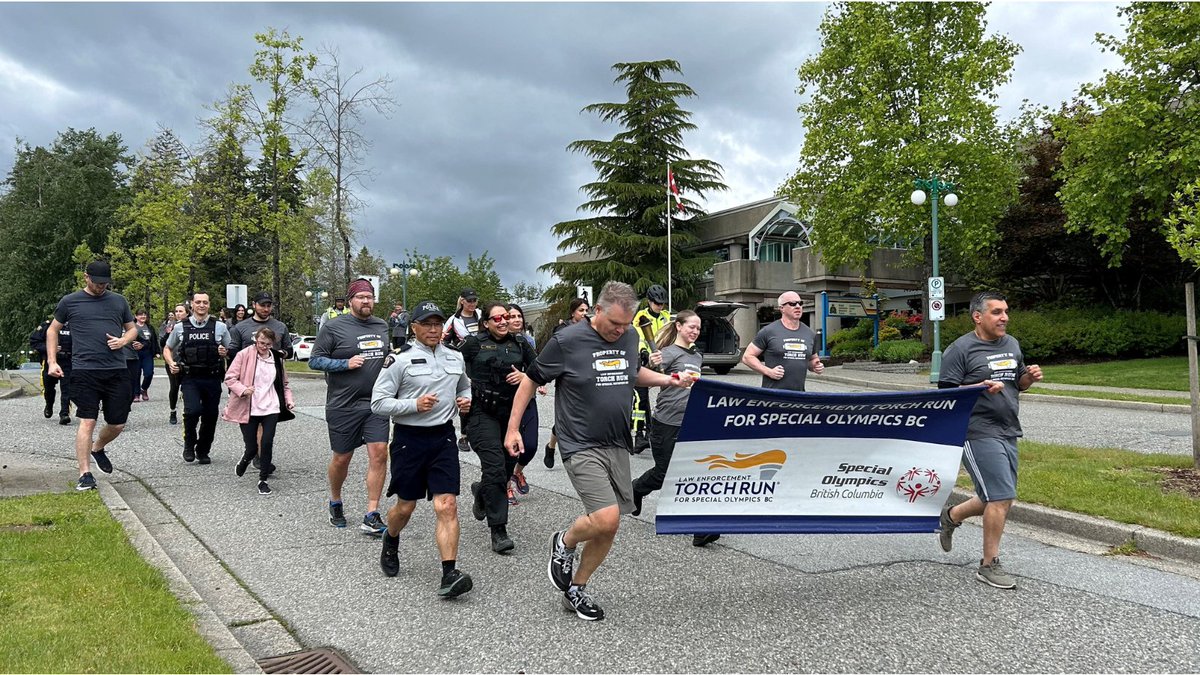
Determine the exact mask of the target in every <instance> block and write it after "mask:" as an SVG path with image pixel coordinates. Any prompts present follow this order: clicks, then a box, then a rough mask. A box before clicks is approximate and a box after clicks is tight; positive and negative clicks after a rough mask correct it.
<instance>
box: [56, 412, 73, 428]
mask: <svg viewBox="0 0 1200 675" xmlns="http://www.w3.org/2000/svg"><path fill="white" fill-rule="evenodd" d="M58 423H59V424H61V425H63V426H64V427H65V426H67V425H68V424H70V423H71V416H70V415H68V414H67V413H63V414H61V415H59V416H58Z"/></svg>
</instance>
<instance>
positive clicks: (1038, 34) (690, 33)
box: [0, 2, 1123, 284]
mask: <svg viewBox="0 0 1200 675" xmlns="http://www.w3.org/2000/svg"><path fill="white" fill-rule="evenodd" d="M1116 7H1117V5H1116V4H1112V3H1035V2H1029V3H997V4H994V5H992V7H991V8H990V9H989V14H988V16H989V30H990V32H992V33H1002V34H1006V35H1008V36H1009V37H1010V38H1012V39H1013V40H1015V41H1016V42H1017V43H1018V44H1020V45H1021V46H1022V47H1023V49H1024V51H1023V52H1022V53H1021V54H1020V55H1019V56H1018V57H1017V59H1016V64H1015V68H1014V72H1013V81H1012V82H1011V83H1010V84H1009V85H1008V86H1006V87H1005V88H1004V90H1003V91H1002V92H1001V100H1000V103H1001V117H1002V118H1008V117H1011V116H1012V115H1014V114H1015V113H1016V111H1017V108H1018V106H1019V105H1020V103H1021V101H1022V100H1024V99H1029V100H1030V101H1033V102H1035V103H1044V104H1048V105H1052V106H1053V105H1056V104H1057V103H1058V102H1059V101H1063V100H1066V99H1069V98H1070V97H1071V96H1072V95H1073V94H1074V93H1075V92H1076V91H1077V90H1078V87H1079V85H1080V84H1082V83H1084V82H1087V81H1092V80H1095V79H1096V78H1098V77H1099V75H1100V74H1101V73H1102V71H1103V69H1105V68H1110V69H1111V68H1115V67H1118V66H1119V65H1120V62H1119V61H1118V60H1117V59H1115V57H1113V56H1112V55H1106V54H1101V53H1100V51H1099V49H1098V48H1097V46H1096V45H1095V44H1094V40H1093V36H1094V35H1095V34H1096V33H1097V32H1106V33H1121V32H1122V31H1123V28H1122V26H1121V24H1120V22H1119V21H1118V18H1117V14H1116ZM824 10H825V4H823V3H796V4H784V3H769V4H758V3H736V4H733V3H729V4H727V3H664V4H642V3H607V4H605V3H595V4H575V3H566V4H557V3H554V4H551V3H544V4H543V3H526V4H513V3H485V4H452V3H431V4H426V3H398V4H386V3H367V4H333V3H329V4H325V3H300V4H283V3H271V4H242V3H237V4H194V3H183V4H165V3H164V4H157V3H137V4H99V3H86V4H59V3H44V4H36V3H35V4H9V3H4V4H0V172H2V173H3V174H4V175H7V173H8V171H9V170H10V169H11V167H12V160H13V147H14V144H15V140H16V139H17V138H18V137H19V138H21V139H23V140H24V141H25V142H28V143H30V144H35V145H40V144H49V143H50V142H52V141H53V138H54V136H55V134H56V133H58V132H60V131H62V130H65V129H66V128H68V127H75V128H83V129H86V128H88V127H95V128H96V129H97V130H98V131H100V132H101V133H109V132H117V133H119V134H121V136H122V137H123V138H124V139H125V142H126V144H127V145H128V146H129V148H130V149H131V150H133V151H135V152H136V151H140V150H141V149H142V148H143V146H144V145H145V143H146V142H147V140H148V139H149V138H150V137H151V136H152V135H153V134H154V132H155V129H156V126H157V125H163V126H166V127H169V128H171V129H173V130H175V131H176V132H177V133H178V134H179V135H180V136H181V137H182V138H183V139H184V140H185V141H187V142H189V143H195V142H196V141H198V140H199V138H200V132H199V130H198V125H197V123H196V120H197V118H198V117H201V116H203V115H205V114H206V113H205V110H204V106H205V105H207V104H210V103H212V102H213V101H215V100H217V99H219V98H220V97H221V96H222V95H223V93H224V92H225V90H226V88H227V86H228V85H229V84H230V83H233V82H248V81H249V79H250V78H249V75H248V74H247V68H248V66H249V64H250V63H251V61H252V60H253V55H254V51H255V42H254V38H253V35H254V33H255V32H260V31H263V30H265V28H266V27H268V26H273V27H276V28H278V29H286V30H288V31H290V32H291V33H292V35H299V36H301V37H303V38H304V40H305V46H307V47H309V48H316V47H318V46H320V45H322V44H325V45H331V46H335V47H337V48H338V49H339V50H340V52H341V58H342V63H343V65H344V66H347V67H352V68H353V67H360V66H361V67H362V68H364V69H365V71H364V76H368V77H374V76H376V75H383V74H387V75H390V76H391V77H393V78H394V80H395V82H394V83H393V86H392V94H393V97H394V98H395V99H396V101H397V103H398V104H399V107H398V109H397V110H396V112H395V113H394V114H393V115H392V116H391V118H390V119H386V120H385V119H379V118H369V119H368V122H367V125H366V127H365V133H366V134H367V136H368V137H369V138H371V139H372V140H373V142H374V147H373V149H372V150H371V152H370V154H369V155H368V157H367V160H366V163H367V165H369V167H370V168H372V169H373V170H374V171H375V172H376V174H377V176H376V178H375V180H374V181H373V182H372V183H370V184H369V185H368V187H367V189H366V190H365V191H361V196H362V197H363V199H364V200H365V202H366V203H367V207H366V209H365V210H364V212H363V213H361V214H360V215H359V216H358V226H359V228H360V231H361V232H362V235H363V236H362V239H363V243H365V244H367V245H368V246H369V247H370V248H371V249H372V250H376V251H380V252H382V253H383V255H384V257H385V258H386V259H387V260H389V261H392V260H397V259H399V258H400V256H401V255H402V254H403V252H404V250H405V249H406V248H411V247H416V248H418V249H419V250H420V251H421V252H422V253H428V254H431V255H435V256H436V255H450V256H453V257H455V258H456V259H459V260H460V261H463V262H465V260H466V254H467V253H476V254H478V253H479V252H481V251H483V250H485V249H486V250H488V251H490V252H491V254H492V255H493V256H494V257H495V258H496V259H497V268H498V270H499V272H500V274H501V278H502V280H503V281H504V283H506V284H512V283H515V282H517V281H521V280H529V281H542V282H546V281H549V279H548V278H547V277H545V276H544V275H541V274H540V273H538V272H537V271H536V268H537V266H538V265H540V264H542V263H545V262H547V261H549V260H552V259H553V258H554V256H555V255H557V251H556V246H557V241H556V240H555V239H554V237H552V236H551V234H550V231H549V228H550V226H551V225H553V224H554V223H556V222H559V221H561V220H566V219H569V218H573V217H575V215H576V208H577V207H578V205H579V204H580V203H581V202H582V201H583V195H582V194H581V193H580V191H579V186H580V185H582V184H584V183H585V182H588V181H590V180H592V179H594V177H595V174H594V172H593V171H592V170H591V167H590V165H589V163H588V159H587V158H586V157H584V156H581V155H573V154H569V153H567V152H566V146H567V144H568V143H570V142H571V141H574V140H579V139H584V138H610V137H611V136H612V135H613V134H614V133H615V132H616V128H614V127H610V126H607V125H604V124H601V123H600V122H598V121H597V120H596V119H595V117H594V116H591V115H584V114H581V113H580V110H581V109H582V108H583V107H584V106H586V105H588V104H591V103H596V102H600V101H620V100H622V91H621V90H620V89H619V88H618V87H617V86H615V85H614V84H613V83H612V79H613V75H614V74H613V73H612V71H611V70H610V68H611V66H612V64H614V63H618V62H624V61H641V60H652V59H662V58H673V59H676V60H677V61H679V62H680V64H681V65H682V67H683V76H682V78H681V79H682V80H683V81H684V82H686V83H688V84H689V85H690V86H692V88H694V89H695V90H696V91H697V93H698V94H699V96H698V98H696V99H692V100H690V101H686V102H684V104H683V105H684V107H685V108H686V109H689V110H691V111H692V112H693V121H694V122H695V123H696V124H697V125H698V127H699V129H698V130H697V131H695V132H693V133H691V134H689V135H688V136H686V137H685V143H686V145H687V148H688V151H689V152H690V153H691V154H692V156H694V157H704V158H708V159H712V160H715V161H717V162H718V163H720V164H722V165H723V166H724V167H725V176H724V178H725V182H726V183H727V184H728V185H729V186H730V188H731V189H730V190H729V192H728V193H726V194H722V195H717V196H715V197H714V198H713V199H711V200H710V201H709V202H708V204H707V207H708V210H709V211H716V210H720V209H723V208H727V207H730V206H735V205H737V204H741V203H745V202H748V201H753V200H757V199H762V198H764V197H767V196H770V194H772V193H773V191H774V190H775V188H776V187H777V186H778V185H779V184H780V183H781V182H782V181H783V180H784V179H785V178H786V177H787V176H788V175H789V174H790V172H792V171H793V170H794V169H795V167H796V163H797V161H796V160H797V157H798V156H799V152H800V147H801V144H802V141H803V137H804V127H803V125H802V124H801V121H800V119H799V117H798V115H797V114H796V106H797V104H798V103H799V98H798V96H797V94H796V93H795V88H796V75H795V70H796V68H797V67H798V66H799V65H800V63H801V62H803V61H804V60H805V59H806V58H808V57H809V56H810V55H812V54H814V53H815V52H816V50H817V49H818V48H819V43H818V34H817V27H818V25H819V23H820V20H821V16H822V13H823V12H824Z"/></svg>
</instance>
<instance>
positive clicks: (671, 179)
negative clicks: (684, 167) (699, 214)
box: [667, 166, 685, 211]
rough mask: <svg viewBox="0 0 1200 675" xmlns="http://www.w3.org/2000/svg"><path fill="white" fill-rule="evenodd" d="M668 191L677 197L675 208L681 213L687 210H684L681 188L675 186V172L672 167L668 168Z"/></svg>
mask: <svg viewBox="0 0 1200 675" xmlns="http://www.w3.org/2000/svg"><path fill="white" fill-rule="evenodd" d="M667 189H668V190H670V191H671V194H673V195H675V206H677V207H678V208H679V210H680V211H683V210H685V209H684V208H683V197H682V196H680V194H679V186H678V185H676V184H675V172H673V171H671V167H670V166H667ZM668 199H669V198H668Z"/></svg>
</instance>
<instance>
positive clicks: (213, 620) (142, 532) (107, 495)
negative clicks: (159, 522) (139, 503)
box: [97, 481, 263, 673]
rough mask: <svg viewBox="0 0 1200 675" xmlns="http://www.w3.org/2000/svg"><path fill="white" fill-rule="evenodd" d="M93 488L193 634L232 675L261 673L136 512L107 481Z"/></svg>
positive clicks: (256, 664)
mask: <svg viewBox="0 0 1200 675" xmlns="http://www.w3.org/2000/svg"><path fill="white" fill-rule="evenodd" d="M97 487H98V488H99V491H100V498H101V499H102V500H103V501H104V504H105V505H106V506H107V507H108V510H109V513H111V514H112V516H113V518H115V519H116V520H117V522H119V523H121V525H122V526H123V527H124V528H125V532H126V534H127V535H128V536H129V543H130V544H132V545H133V547H134V548H135V549H136V550H137V552H138V553H139V554H141V556H142V558H143V559H144V560H145V561H146V562H148V563H150V564H151V565H153V566H154V567H155V568H157V569H158V570H159V571H160V572H162V574H163V576H165V577H166V579H167V584H168V585H169V586H170V588H171V592H172V593H174V594H175V597H176V598H178V599H179V602H180V603H182V604H183V606H184V607H187V608H188V610H189V611H190V612H191V613H192V615H193V616H194V617H195V618H196V631H197V632H198V633H200V636H201V637H202V638H204V640H205V641H206V642H208V643H209V644H210V645H212V647H213V649H214V650H216V652H217V655H218V656H220V657H221V658H222V659H223V660H224V661H225V662H226V663H228V664H229V667H230V668H232V669H233V672H235V673H261V672H263V671H262V669H261V668H259V667H258V663H257V662H256V661H255V660H254V657H253V656H251V655H250V653H249V652H247V651H246V649H245V647H243V646H242V643H241V642H239V641H238V640H237V638H235V637H234V636H233V633H232V632H231V631H230V629H229V627H228V626H226V625H225V623H224V622H222V621H221V619H220V617H218V616H217V613H216V612H215V611H213V609H212V608H211V607H210V606H209V605H208V603H206V602H205V601H204V599H203V598H201V597H200V593H199V592H197V591H196V588H195V586H193V585H192V583H191V581H189V580H188V578H187V575H185V574H184V573H183V571H182V570H180V569H179V567H178V566H177V565H176V564H175V562H174V561H173V560H172V559H171V556H169V555H168V554H167V552H166V551H165V550H164V549H163V547H162V546H161V545H160V544H159V543H158V540H157V539H155V538H154V535H152V534H150V530H148V529H147V528H146V525H145V523H143V522H142V519H141V518H140V517H139V516H138V514H137V512H136V511H134V510H133V509H132V508H130V506H129V504H128V503H126V502H125V499H124V498H123V497H121V494H120V493H119V492H117V489H116V488H115V487H113V486H112V485H111V484H109V483H108V482H107V481H99V482H98V485H97ZM231 582H232V579H231Z"/></svg>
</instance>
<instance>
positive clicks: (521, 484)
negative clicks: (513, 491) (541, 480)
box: [513, 473, 529, 495]
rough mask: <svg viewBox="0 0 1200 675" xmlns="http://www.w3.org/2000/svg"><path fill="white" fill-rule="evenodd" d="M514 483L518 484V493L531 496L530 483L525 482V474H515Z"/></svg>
mask: <svg viewBox="0 0 1200 675" xmlns="http://www.w3.org/2000/svg"><path fill="white" fill-rule="evenodd" d="M513 482H514V483H516V484H517V492H520V493H521V494H523V495H527V494H529V481H527V480H525V474H523V473H514V474H513Z"/></svg>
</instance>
